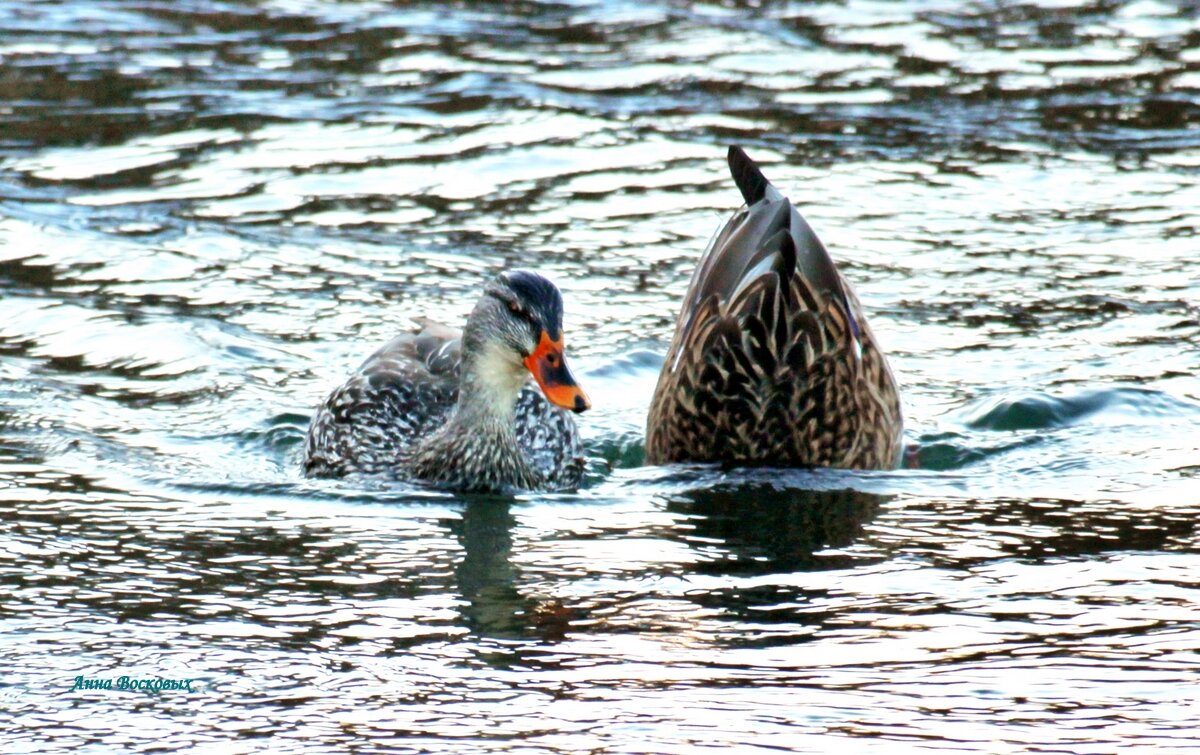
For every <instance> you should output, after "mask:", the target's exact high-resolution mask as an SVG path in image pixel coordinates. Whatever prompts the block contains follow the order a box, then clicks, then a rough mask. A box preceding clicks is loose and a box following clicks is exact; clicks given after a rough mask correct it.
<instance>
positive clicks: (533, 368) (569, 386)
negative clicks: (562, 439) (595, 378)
mask: <svg viewBox="0 0 1200 755" xmlns="http://www.w3.org/2000/svg"><path fill="white" fill-rule="evenodd" d="M525 367H526V368H528V369H529V373H530V374H531V375H533V379H534V380H536V381H537V384H538V386H539V387H541V389H542V393H544V394H546V398H548V399H550V403H552V404H555V405H557V406H561V407H562V408H564V409H570V410H571V411H573V412H575V413H576V414H578V413H579V412H582V411H586V410H587V409H590V408H591V407H592V402H591V401H589V400H588V397H587V394H586V393H584V392H583V389H582V388H580V387H579V383H576V382H575V376H574V375H572V374H571V370H570V368H568V367H567V360H566V359H564V358H563V342H562V336H559V338H558V340H557V341H551V340H550V334H549V333H547V332H546V331H544V330H543V331H542V338H541V340H540V341H538V345H537V348H536V349H534V350H533V353H532V354H530V355H529V356H527V357H525Z"/></svg>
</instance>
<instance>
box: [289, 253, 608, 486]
mask: <svg viewBox="0 0 1200 755" xmlns="http://www.w3.org/2000/svg"><path fill="white" fill-rule="evenodd" d="M562 311H563V306H562V295H561V294H560V293H559V291H558V289H557V288H556V287H555V286H554V284H553V283H551V282H550V281H548V280H547V279H545V278H543V277H542V276H540V275H538V274H536V273H532V272H527V271H523V270H516V271H509V272H505V273H502V274H501V275H500V276H498V277H497V278H496V279H494V280H493V281H491V282H490V283H489V284H488V285H487V286H486V288H485V289H484V291H483V295H482V296H481V297H480V299H479V301H478V303H477V304H476V305H475V308H474V309H473V310H472V312H471V314H470V316H469V317H468V318H467V323H466V327H465V328H464V329H463V331H462V332H461V333H459V332H458V331H456V330H454V329H452V328H448V327H445V326H441V325H437V324H434V323H431V322H428V321H426V322H423V323H422V325H423V329H422V330H420V332H417V333H412V334H406V335H401V336H399V337H398V338H396V339H394V340H392V341H391V342H390V343H388V344H387V345H385V346H384V347H383V348H381V349H380V350H379V351H377V352H375V354H373V355H372V356H371V357H370V358H368V359H367V361H366V362H365V363H364V364H363V365H362V366H361V367H360V368H359V369H358V371H357V372H356V373H355V374H354V375H353V376H352V377H351V378H350V380H349V381H348V382H346V383H345V384H344V385H342V386H341V387H340V388H338V389H337V390H335V391H333V393H331V394H330V395H329V398H328V399H326V401H325V403H324V404H323V405H322V406H321V407H320V409H319V410H318V411H317V413H316V415H315V416H314V417H313V418H312V422H311V424H310V425H309V428H308V438H307V441H306V444H305V454H304V471H305V473H306V474H307V475H309V476H311V477H340V476H343V475H347V474H352V473H359V474H374V475H388V476H392V477H396V478H400V479H408V480H419V481H426V482H430V483H434V484H437V485H440V486H445V487H450V488H455V489H461V490H468V491H479V492H507V491H512V490H518V489H519V490H557V489H566V488H573V487H576V486H578V484H579V481H580V478H581V477H582V473H583V453H582V448H581V445H580V440H579V432H578V430H577V428H576V427H575V421H574V419H573V418H572V417H571V415H570V414H569V413H568V412H567V411H565V410H570V411H572V412H576V413H578V412H582V411H584V410H586V409H588V408H589V407H590V406H591V404H590V402H589V400H588V397H587V394H586V393H584V392H583V389H582V388H580V387H579V385H578V383H576V381H575V378H574V376H573V375H572V374H571V371H570V369H569V368H568V367H567V363H566V361H565V355H564V353H563V350H564V347H563V331H562ZM530 374H532V375H533V377H534V379H535V380H536V382H537V384H538V386H539V388H540V392H539V390H537V389H535V388H533V387H532V386H530V385H529V384H528V382H529V376H530Z"/></svg>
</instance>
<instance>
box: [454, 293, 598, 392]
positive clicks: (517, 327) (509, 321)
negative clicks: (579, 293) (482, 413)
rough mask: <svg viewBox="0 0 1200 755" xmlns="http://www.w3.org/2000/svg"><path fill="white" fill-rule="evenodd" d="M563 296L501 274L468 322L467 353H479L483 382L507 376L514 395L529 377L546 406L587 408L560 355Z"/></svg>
mask: <svg viewBox="0 0 1200 755" xmlns="http://www.w3.org/2000/svg"><path fill="white" fill-rule="evenodd" d="M562 309H563V306H562V294H560V293H559V292H558V288H557V287H555V285H554V284H553V283H551V282H550V281H548V280H546V279H545V278H543V277H542V276H540V275H538V274H537V273H532V272H529V271H527V270H509V271H507V272H504V273H501V274H500V275H499V276H497V277H496V278H495V279H494V280H493V281H492V282H491V283H489V284H488V285H487V288H485V289H484V294H483V296H482V297H481V298H480V300H479V303H478V304H476V305H475V309H474V311H473V312H472V313H471V316H470V318H468V320H467V327H466V329H465V331H464V332H463V349H464V354H465V355H470V354H473V353H477V354H479V355H481V358H480V364H478V365H477V366H476V368H477V370H482V371H484V372H486V373H487V377H486V378H485V379H487V380H501V379H504V378H508V379H509V380H511V381H513V382H514V383H515V388H514V389H513V390H512V393H513V395H514V396H515V394H516V392H517V391H519V390H520V387H521V385H522V384H523V383H524V381H525V380H526V379H527V378H526V377H525V372H526V371H528V373H529V374H532V375H533V378H534V380H536V381H537V384H538V387H540V388H541V389H542V393H543V394H545V396H546V398H547V399H548V400H549V401H550V403H552V404H555V405H556V406H560V407H562V408H564V409H570V410H571V411H573V412H576V413H578V412H582V411H585V410H587V409H589V408H591V405H592V404H591V401H590V400H589V399H588V396H587V394H586V393H584V391H583V389H582V388H580V387H579V384H578V383H577V382H576V381H575V376H574V375H572V374H571V370H570V368H569V367H567V361H566V356H565V354H564V353H563V330H562Z"/></svg>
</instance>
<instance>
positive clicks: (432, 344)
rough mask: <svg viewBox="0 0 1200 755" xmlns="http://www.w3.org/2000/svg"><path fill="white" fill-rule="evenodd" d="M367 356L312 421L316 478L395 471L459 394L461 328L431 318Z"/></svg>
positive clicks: (309, 461)
mask: <svg viewBox="0 0 1200 755" xmlns="http://www.w3.org/2000/svg"><path fill="white" fill-rule="evenodd" d="M418 324H419V325H421V329H420V330H419V331H417V332H416V333H406V334H403V335H400V336H397V337H396V338H393V339H392V340H391V341H389V342H388V343H387V344H385V345H384V346H383V347H382V348H380V349H379V350H378V351H376V352H375V353H374V354H372V355H371V356H370V357H368V358H367V360H366V361H365V362H363V364H362V366H360V367H359V368H358V370H357V371H356V372H355V373H354V374H353V375H352V376H351V377H350V379H349V380H347V381H346V382H345V383H344V384H343V385H342V386H341V387H339V388H337V389H336V390H335V391H334V392H333V393H331V394H330V395H329V398H327V399H326V400H325V403H323V404H322V405H321V407H320V408H319V409H318V410H317V413H316V415H315V416H314V417H313V419H312V422H311V423H310V424H309V429H308V438H307V440H306V443H305V460H304V471H305V473H306V474H308V475H309V476H312V477H340V476H342V475H346V474H350V473H356V472H357V473H365V474H377V473H382V472H388V471H391V470H392V469H393V468H394V466H395V462H396V458H397V456H398V455H399V454H400V453H402V452H403V451H404V449H406V448H408V447H409V446H410V445H411V444H412V442H413V441H414V440H415V439H417V438H419V437H422V436H424V435H426V434H428V433H430V432H432V431H433V430H434V429H436V428H437V427H439V426H440V425H441V424H442V423H443V422H444V421H445V419H446V415H447V414H448V413H449V412H450V410H451V409H452V408H453V407H454V404H455V401H457V399H458V370H459V362H460V361H461V358H462V341H461V334H460V333H459V331H457V330H455V329H454V328H449V327H446V326H444V325H440V324H438V323H434V322H432V321H428V320H421V321H419V322H418Z"/></svg>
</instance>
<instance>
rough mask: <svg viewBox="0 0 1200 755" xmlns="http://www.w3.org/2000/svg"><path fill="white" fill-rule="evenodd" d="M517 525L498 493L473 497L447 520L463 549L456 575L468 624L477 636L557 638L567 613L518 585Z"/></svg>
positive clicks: (509, 507) (563, 629) (565, 623)
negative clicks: (458, 515)
mask: <svg viewBox="0 0 1200 755" xmlns="http://www.w3.org/2000/svg"><path fill="white" fill-rule="evenodd" d="M515 525H516V518H515V517H514V516H513V515H512V511H511V502H510V501H509V500H508V499H505V498H498V497H497V498H493V497H480V498H477V499H473V500H471V501H469V502H468V503H467V504H466V508H465V509H464V510H463V515H462V518H461V519H455V520H449V521H447V522H446V526H447V527H448V528H449V529H450V531H451V532H452V533H454V535H455V537H457V538H458V540H459V542H460V543H461V544H462V547H463V550H464V555H463V558H462V560H461V561H460V562H459V564H458V567H457V568H456V569H455V577H456V579H457V582H458V588H459V592H460V594H461V595H462V598H463V600H464V601H465V603H466V607H465V608H464V609H463V613H464V619H465V622H466V625H467V626H468V627H469V628H470V629H471V631H472V632H474V633H476V634H478V635H479V636H481V637H493V638H501V639H504V638H519V637H529V636H531V635H532V636H537V637H541V638H542V639H560V638H562V637H563V636H564V635H565V634H566V630H567V625H568V623H569V619H570V615H569V614H570V611H569V610H568V609H567V608H565V607H564V606H563V605H562V604H561V603H559V602H558V601H556V600H552V599H547V600H539V599H537V598H535V597H531V596H525V595H522V594H521V592H520V591H519V590H518V589H517V586H516V585H517V582H518V579H519V577H520V572H519V571H518V569H517V568H516V567H515V566H513V563H512V559H511V557H512V545H513V540H512V530H513V527H514V526H515Z"/></svg>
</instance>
